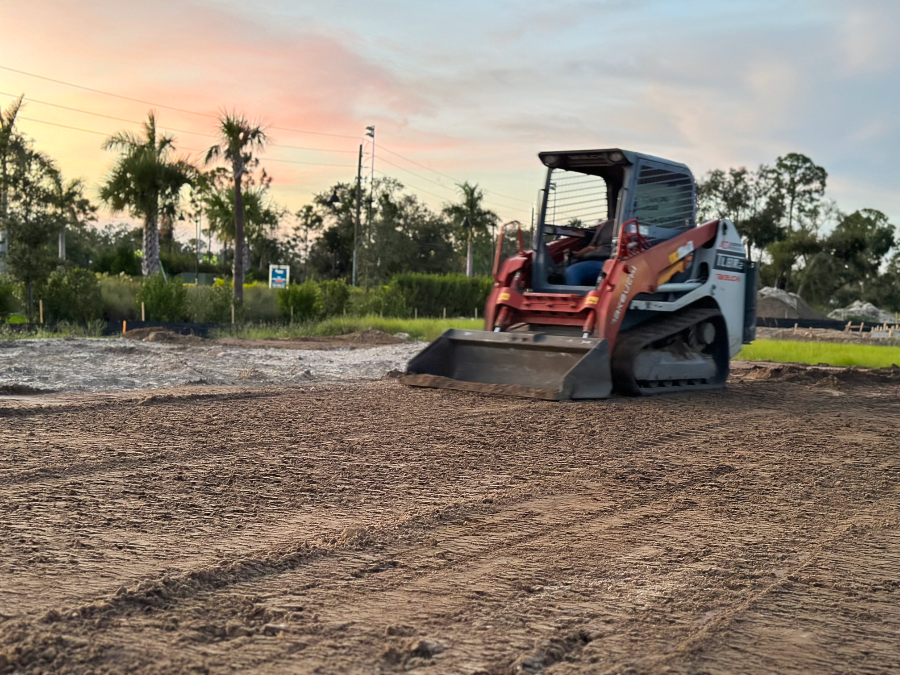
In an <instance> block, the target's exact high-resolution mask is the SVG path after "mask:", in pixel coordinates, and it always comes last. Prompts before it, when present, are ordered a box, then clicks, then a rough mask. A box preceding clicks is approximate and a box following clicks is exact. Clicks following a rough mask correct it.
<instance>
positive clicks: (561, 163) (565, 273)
mask: <svg viewBox="0 0 900 675" xmlns="http://www.w3.org/2000/svg"><path fill="white" fill-rule="evenodd" d="M538 156H539V157H540V158H541V161H542V162H543V163H544V165H545V166H546V167H547V168H548V171H547V181H546V183H545V185H544V188H543V191H542V197H541V208H540V214H539V216H538V222H537V231H536V232H535V237H534V240H533V248H534V266H533V270H532V276H531V279H532V282H531V283H532V286H533V290H534V291H536V292H544V293H577V294H580V295H584V294H585V293H587V292H588V291H590V290H592V289H593V288H594V287H595V286H596V285H597V281H598V277H599V274H600V271H601V269H602V266H603V263H604V262H605V261H606V260H607V259H609V257H610V256H611V255H613V254H614V252H615V250H616V244H617V237H618V233H619V228H620V227H621V225H622V223H624V222H627V221H629V220H631V219H633V218H636V219H637V221H638V225H639V228H640V234H641V235H642V236H643V237H644V238H645V239H646V240H647V241H648V243H650V245H651V246H652V245H653V244H654V243H657V242H660V241H664V240H666V239H670V238H672V237H674V236H676V235H678V234H680V233H682V232H684V231H685V230H688V229H690V228H692V227H694V226H695V225H696V208H695V204H696V195H695V186H694V177H693V175H692V174H691V172H690V170H689V169H688V168H687V167H686V166H685V165H684V164H679V163H676V162H670V161H668V160H665V159H660V158H658V157H653V156H651V155H643V154H641V153H637V152H629V151H627V150H620V149H617V148H612V149H608V150H578V151H567V152H542V153H540V154H539V155H538ZM605 221H610V222H609V223H608V224H607V225H606V226H603V227H602V228H601V229H600V231H598V225H601V224H602V223H604V222H605ZM555 242H558V243H555Z"/></svg>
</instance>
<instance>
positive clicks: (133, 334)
mask: <svg viewBox="0 0 900 675" xmlns="http://www.w3.org/2000/svg"><path fill="white" fill-rule="evenodd" d="M122 337H124V338H127V339H129V340H143V341H145V342H165V343H168V344H201V343H203V341H204V340H203V338H200V337H197V336H196V335H181V334H180V333H176V332H174V331H171V330H169V329H168V328H152V327H150V328H135V329H133V330H130V331H127V332H126V333H125V334H124V335H123V336H122Z"/></svg>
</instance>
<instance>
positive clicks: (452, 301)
mask: <svg viewBox="0 0 900 675" xmlns="http://www.w3.org/2000/svg"><path fill="white" fill-rule="evenodd" d="M388 285H389V286H390V287H391V288H393V289H396V291H397V292H398V293H399V294H400V295H401V296H402V297H403V299H404V302H405V303H406V307H407V309H408V311H409V312H413V311H415V310H417V311H418V315H419V316H434V317H437V316H442V315H443V313H444V311H445V310H446V312H447V316H451V317H453V316H472V314H473V312H474V311H475V310H476V309H478V310H479V312H480V311H481V310H482V309H483V308H484V304H485V302H487V297H488V295H489V294H490V292H491V288H492V287H493V285H494V280H493V279H491V278H490V277H466V276H464V275H462V274H421V273H416V272H408V273H404V274H397V275H395V276H394V277H393V278H392V279H391V281H390V283H389V284H388ZM387 314H388V313H387V312H385V315H387ZM391 316H398V315H394V314H391Z"/></svg>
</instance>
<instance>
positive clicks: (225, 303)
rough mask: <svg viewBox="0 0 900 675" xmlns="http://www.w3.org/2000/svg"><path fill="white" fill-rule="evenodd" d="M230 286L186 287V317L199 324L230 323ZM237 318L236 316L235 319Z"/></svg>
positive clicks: (221, 283) (222, 283) (219, 282)
mask: <svg viewBox="0 0 900 675" xmlns="http://www.w3.org/2000/svg"><path fill="white" fill-rule="evenodd" d="M231 303H232V290H231V284H226V283H224V282H222V281H217V282H216V283H215V284H214V285H212V286H188V287H187V315H188V317H189V318H190V320H191V321H197V322H199V323H231ZM235 318H237V316H236V317H235Z"/></svg>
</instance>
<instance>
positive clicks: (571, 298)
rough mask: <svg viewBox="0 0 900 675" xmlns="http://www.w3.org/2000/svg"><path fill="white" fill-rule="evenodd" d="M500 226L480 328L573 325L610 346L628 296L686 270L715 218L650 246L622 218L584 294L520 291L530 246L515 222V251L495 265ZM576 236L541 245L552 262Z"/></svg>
mask: <svg viewBox="0 0 900 675" xmlns="http://www.w3.org/2000/svg"><path fill="white" fill-rule="evenodd" d="M505 227H506V225H504V226H503V227H502V228H501V229H500V237H499V238H498V240H497V250H496V254H495V257H494V270H493V275H494V281H495V283H494V288H493V289H492V291H491V294H490V296H488V301H487V305H486V306H485V314H484V318H485V329H486V330H495V329H496V328H500V330H503V331H505V330H507V329H509V328H510V327H512V326H515V325H517V324H536V325H542V326H576V327H580V328H581V330H582V332H583V333H584V334H587V335H588V336H589V337H592V338H606V339H607V340H609V343H610V348H612V346H613V345H614V343H615V340H616V336H617V335H618V333H619V330H620V327H621V325H622V318H623V316H624V315H625V312H626V311H627V309H628V306H629V305H630V304H631V301H632V300H633V299H634V297H635V296H637V295H639V294H641V293H655V292H656V289H657V287H658V286H660V285H662V284H664V283H666V282H667V281H668V280H669V279H671V278H672V276H674V275H675V274H677V273H678V272H680V271H683V270H684V269H686V267H687V265H688V264H689V263H690V259H691V256H692V254H693V251H694V250H695V249H698V248H700V247H701V246H703V245H705V244H708V243H709V242H710V241H713V240H715V237H716V234H717V232H718V227H719V221H718V220H712V221H709V222H707V223H704V224H703V225H700V226H699V227H695V228H692V229H690V230H688V231H686V232H683V233H682V234H680V235H678V236H676V237H673V238H672V239H668V240H666V241H663V242H660V243H658V244H656V245H655V246H653V247H650V246H649V245H648V243H647V241H646V240H645V239H644V237H643V236H641V234H640V231H639V229H638V223H637V220H628V221H626V222H624V223H622V225H621V227H620V228H619V237H618V242H619V243H618V246H617V248H616V252H615V255H614V256H613V257H612V258H610V259H609V260H607V261H606V263H604V265H603V271H602V272H601V275H600V277H601V280H600V283H599V284H598V285H597V287H596V288H595V289H593V290H591V291H589V292H588V293H587V294H585V295H579V294H577V293H534V292H526V291H525V289H526V288H528V286H529V285H530V275H531V268H532V262H533V256H534V251H526V250H525V248H524V246H523V241H522V230H521V226H520V227H519V230H518V243H519V251H518V253H517V254H516V255H514V256H512V257H510V258H507V259H506V260H505V261H503V263H502V265H501V262H500V260H501V256H502V253H501V247H502V244H503V231H504V228H505ZM580 241H581V240H580V239H578V238H575V237H567V238H565V239H560V240H557V241H553V242H550V243H549V244H547V250H548V253H549V255H550V257H551V258H553V260H554V261H555V262H560V261H561V260H562V256H563V255H565V252H566V251H567V250H572V249H574V248H576V247H577V245H578V244H579V242H580ZM657 270H661V271H659V272H657Z"/></svg>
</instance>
